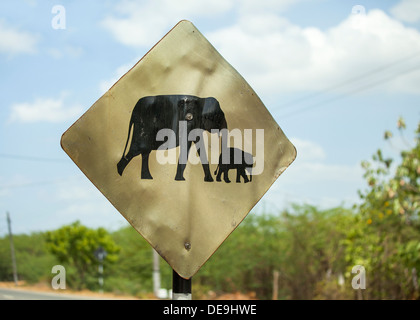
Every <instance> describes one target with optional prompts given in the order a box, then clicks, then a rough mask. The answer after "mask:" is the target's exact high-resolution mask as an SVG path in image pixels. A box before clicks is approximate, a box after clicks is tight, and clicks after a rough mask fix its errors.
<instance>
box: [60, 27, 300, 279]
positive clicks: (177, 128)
mask: <svg viewBox="0 0 420 320" xmlns="http://www.w3.org/2000/svg"><path fill="white" fill-rule="evenodd" d="M61 144H62V147H63V149H64V150H65V152H66V153H67V154H68V155H69V156H70V158H71V159H72V160H73V161H74V162H75V163H76V165H77V166H78V167H79V168H80V169H81V170H82V171H83V173H84V174H85V175H86V176H87V177H88V178H89V179H90V180H91V182H92V183H93V184H94V185H95V186H96V187H97V188H98V189H99V190H100V191H101V192H102V193H103V195H104V196H105V197H106V198H107V199H108V200H109V201H110V202H111V203H112V204H113V205H114V207H115V208H116V209H117V210H118V211H119V212H120V213H121V214H122V215H123V216H124V217H125V218H126V219H127V220H128V222H129V223H130V224H131V225H132V226H133V227H134V228H135V229H136V230H137V231H138V232H139V233H140V234H141V235H142V236H143V237H144V238H145V239H146V240H147V241H148V242H149V243H150V244H151V245H152V246H153V248H155V249H156V251H157V252H159V254H160V255H161V256H162V257H163V258H164V259H165V260H166V261H167V262H168V263H169V264H170V265H171V266H172V268H173V269H174V270H175V271H176V272H177V273H178V274H179V275H180V276H181V277H183V278H186V279H188V278H190V277H192V276H193V275H194V274H195V273H196V272H197V271H198V270H199V268H200V267H201V266H202V265H203V264H204V263H205V262H206V261H207V259H208V258H209V257H210V256H211V255H212V254H213V253H214V252H215V251H216V249H217V248H218V247H219V246H220V245H221V243H222V242H223V241H224V240H225V239H226V238H227V237H228V235H229V234H230V233H231V232H232V231H233V230H234V229H235V228H236V227H237V226H238V225H239V223H240V222H241V221H242V220H243V219H244V218H245V217H246V215H247V214H248V212H249V211H250V210H251V209H252V207H253V206H254V205H255V204H256V203H257V202H258V201H259V200H260V199H261V197H262V196H263V195H264V193H265V192H266V191H267V190H268V189H269V188H270V186H271V185H272V184H273V182H274V181H275V180H276V179H277V178H278V177H279V176H280V174H281V173H282V172H283V171H284V170H285V169H286V168H287V167H288V166H289V165H290V164H291V162H292V161H293V160H294V159H295V157H296V150H295V148H294V146H293V145H292V144H291V143H290V141H289V140H288V139H287V138H286V136H285V135H284V133H283V132H282V130H281V129H280V127H279V126H278V124H277V123H276V122H275V120H274V119H273V117H272V116H271V115H270V113H269V112H268V110H267V109H266V107H265V106H264V105H263V103H262V102H261V100H260V99H259V98H258V96H257V94H256V93H255V92H254V91H253V90H252V88H251V87H250V86H249V85H248V84H247V82H246V81H245V80H244V79H243V78H242V76H241V75H240V74H239V73H238V72H237V71H236V70H235V69H234V68H233V67H232V66H231V65H230V64H229V63H228V62H226V60H225V59H224V58H223V57H222V56H221V55H220V54H219V53H218V52H217V51H216V50H215V49H214V47H213V46H212V45H211V44H210V43H209V42H208V41H207V40H206V38H205V37H204V36H203V35H202V34H201V33H200V32H199V31H198V30H197V29H196V28H195V26H194V25H193V24H192V23H191V22H189V21H181V22H179V23H178V24H177V25H176V26H175V27H174V28H173V29H172V30H171V31H170V32H169V33H168V34H167V35H166V36H165V37H164V38H163V39H162V40H160V41H159V42H158V43H157V44H156V45H155V46H154V47H153V48H152V49H151V50H150V51H149V52H148V53H147V54H146V55H145V56H144V57H143V58H142V59H141V60H140V61H139V62H138V63H137V64H136V65H135V66H134V67H133V68H132V69H131V70H130V71H128V72H127V73H126V74H125V75H124V76H123V77H122V78H121V79H120V80H119V81H118V82H117V83H115V84H114V85H113V87H112V88H111V89H109V91H107V92H106V93H105V94H104V95H103V96H102V97H101V98H100V99H99V100H98V101H97V102H96V103H95V104H94V105H93V106H92V107H91V108H90V109H89V110H87V112H86V113H85V114H84V115H83V116H82V117H81V118H80V119H79V120H77V121H76V122H75V123H74V124H73V125H72V126H71V127H70V128H69V129H68V130H67V131H66V132H65V133H64V134H63V137H62V140H61Z"/></svg>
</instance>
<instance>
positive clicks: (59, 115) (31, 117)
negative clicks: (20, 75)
mask: <svg viewBox="0 0 420 320" xmlns="http://www.w3.org/2000/svg"><path fill="white" fill-rule="evenodd" d="M64 96H65V94H63V95H62V96H61V97H60V98H58V99H54V98H38V99H36V100H35V101H34V102H23V103H17V104H14V105H12V107H11V114H10V117H9V121H11V122H23V123H34V122H52V123H57V122H62V121H65V120H68V119H73V118H76V117H77V116H80V115H81V113H82V111H83V109H82V107H80V106H78V105H73V106H66V105H65V103H64Z"/></svg>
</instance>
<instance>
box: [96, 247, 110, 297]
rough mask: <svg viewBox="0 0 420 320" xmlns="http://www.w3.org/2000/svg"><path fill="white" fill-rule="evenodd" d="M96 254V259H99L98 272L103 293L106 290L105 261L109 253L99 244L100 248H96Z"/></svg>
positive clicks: (100, 290)
mask: <svg viewBox="0 0 420 320" xmlns="http://www.w3.org/2000/svg"><path fill="white" fill-rule="evenodd" d="M94 254H95V257H96V259H98V261H99V265H98V274H99V276H98V283H99V287H100V289H99V292H101V293H103V291H104V276H103V273H104V264H103V263H104V259H105V257H106V256H107V254H108V253H107V252H106V250H105V249H104V248H103V247H102V246H99V247H98V249H96V250H95V252H94Z"/></svg>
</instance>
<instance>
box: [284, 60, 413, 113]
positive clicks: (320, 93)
mask: <svg viewBox="0 0 420 320" xmlns="http://www.w3.org/2000/svg"><path fill="white" fill-rule="evenodd" d="M419 55H420V52H416V53H414V54H412V55H409V56H407V57H404V58H402V59H398V60H395V61H393V62H391V63H389V64H386V65H383V66H380V67H378V68H375V69H373V70H370V71H369V72H367V73H363V74H361V75H358V76H356V77H353V78H350V79H348V80H345V81H344V82H341V83H339V84H337V85H334V86H331V87H329V88H325V89H323V90H321V91H318V92H314V93H311V94H308V95H305V96H303V97H300V98H297V99H295V100H292V101H289V102H286V103H285V104H282V105H280V106H279V107H280V108H282V109H287V108H288V107H290V106H293V105H295V104H297V103H300V102H302V101H305V100H308V99H311V98H315V97H317V96H320V95H322V94H325V93H328V92H331V91H334V90H336V89H339V88H341V87H344V86H346V85H348V84H351V83H353V82H355V81H359V80H361V79H364V78H368V77H371V76H372V75H375V74H377V73H380V72H382V71H384V70H387V69H390V68H392V67H393V66H395V65H398V64H400V63H402V62H407V61H409V60H411V59H413V58H416V57H418V56H419Z"/></svg>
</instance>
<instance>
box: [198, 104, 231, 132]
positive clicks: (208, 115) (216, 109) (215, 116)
mask: <svg viewBox="0 0 420 320" xmlns="http://www.w3.org/2000/svg"><path fill="white" fill-rule="evenodd" d="M201 119H202V126H201V127H202V128H203V129H204V130H207V131H211V129H219V130H221V129H227V122H226V118H225V114H224V112H223V111H222V109H221V108H220V104H219V101H217V99H215V98H212V97H210V98H205V99H203V109H202V118H201Z"/></svg>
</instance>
